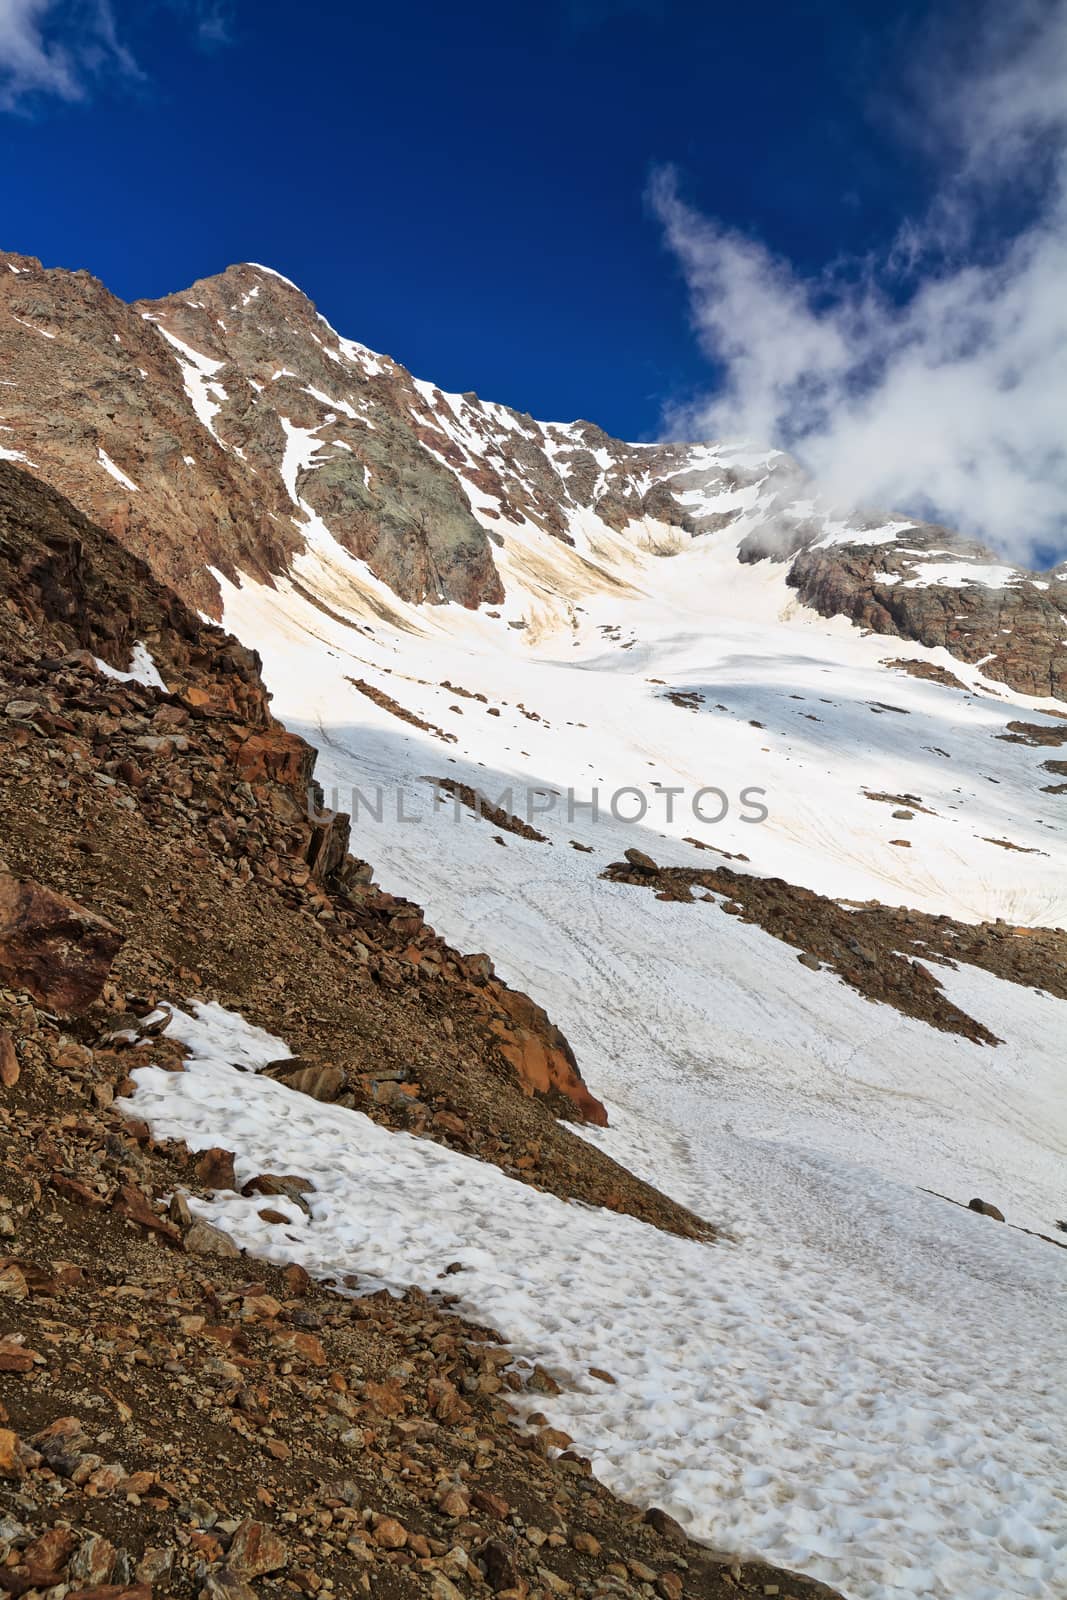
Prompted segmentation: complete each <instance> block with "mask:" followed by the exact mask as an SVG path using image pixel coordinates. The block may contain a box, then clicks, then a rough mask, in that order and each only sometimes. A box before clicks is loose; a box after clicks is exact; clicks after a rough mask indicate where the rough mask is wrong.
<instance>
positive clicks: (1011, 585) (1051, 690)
mask: <svg viewBox="0 0 1067 1600" xmlns="http://www.w3.org/2000/svg"><path fill="white" fill-rule="evenodd" d="M0 362H2V363H3V366H4V370H5V372H6V373H7V374H8V376H7V377H6V378H5V380H4V390H5V392H4V394H3V396H2V397H0V417H2V421H0V428H2V429H3V435H2V442H0V450H2V451H3V452H4V453H5V454H6V455H7V456H8V457H9V458H12V459H15V460H16V461H20V462H22V463H24V464H27V465H28V466H29V467H30V468H31V470H34V471H38V472H40V473H41V474H42V475H43V476H44V477H45V478H47V480H48V481H50V482H52V483H54V484H56V486H57V487H59V488H60V489H62V491H63V492H64V493H65V494H67V495H69V496H70V498H71V499H72V500H73V501H74V502H75V504H77V505H78V506H79V507H81V509H83V510H84V511H86V512H87V513H89V514H90V515H92V516H94V517H95V518H96V519H97V520H98V521H100V523H101V524H102V525H103V526H105V527H107V528H109V529H111V530H113V531H115V532H116V533H117V534H118V535H119V536H120V537H121V538H122V539H123V540H124V541H125V542H126V543H127V544H128V545H129V547H130V548H131V549H133V550H134V551H135V552H136V553H138V554H140V555H142V556H144V557H145V558H146V559H148V560H150V561H151V563H152V565H153V567H154V569H155V570H156V571H157V573H158V574H159V575H160V576H162V577H163V578H164V579H165V580H166V581H167V582H169V583H171V584H173V585H174V587H175V588H176V589H177V590H178V592H179V593H181V594H182V595H183V597H184V598H185V599H186V600H188V601H189V602H190V603H193V604H196V605H197V606H199V607H200V608H202V609H203V610H205V611H207V612H209V613H210V614H211V615H214V616H218V615H219V605H220V597H219V588H218V582H217V579H216V577H215V576H214V574H216V573H219V574H222V575H224V576H225V577H227V578H229V579H230V580H231V581H232V580H234V579H235V578H236V577H237V574H238V573H242V572H243V573H248V574H250V575H252V576H254V577H257V578H265V579H271V578H274V577H277V576H278V575H280V574H281V573H283V572H285V571H286V570H287V569H288V568H289V566H290V564H291V560H292V557H293V555H294V553H296V552H299V551H302V550H305V549H306V548H307V546H308V543H309V541H314V540H315V539H316V538H320V537H322V536H323V535H327V536H328V537H330V538H332V539H333V540H335V541H336V542H337V543H338V544H339V545H340V546H341V547H342V548H343V549H344V550H345V551H347V552H348V553H349V554H350V555H352V556H355V557H356V558H358V559H359V560H360V561H363V562H366V564H367V567H368V569H369V571H370V572H371V573H372V574H373V575H374V577H376V578H377V579H379V580H380V581H381V583H382V584H384V585H385V586H386V588H387V589H388V590H389V591H391V592H392V593H394V594H395V595H397V596H398V597H399V598H400V599H402V600H405V601H409V602H414V603H422V602H427V603H431V604H433V603H445V602H449V601H451V602H455V603H457V604H459V605H461V606H464V607H467V608H471V609H474V608H477V607H479V606H481V607H501V606H505V603H506V602H507V601H508V600H509V599H513V598H514V591H515V588H516V585H518V586H519V587H520V588H522V589H523V590H525V596H524V599H525V604H524V605H523V606H522V607H521V608H517V607H516V605H515V604H514V603H513V604H512V605H511V607H510V609H509V610H508V611H507V620H508V621H511V622H514V623H518V622H523V623H525V624H526V625H528V626H529V625H533V626H539V625H540V624H541V622H542V621H543V620H544V614H545V613H546V611H547V612H550V613H556V612H559V611H561V610H562V611H563V612H564V613H565V612H566V606H567V602H568V601H573V600H574V599H575V598H576V596H577V595H579V594H580V593H581V592H583V590H584V589H585V588H586V587H588V586H590V585H591V586H593V587H597V586H599V585H606V586H611V585H617V584H619V583H622V584H624V585H625V584H629V583H630V582H631V581H632V579H633V573H632V570H631V568H632V562H631V561H630V559H629V550H628V547H636V548H637V549H638V550H641V551H651V552H653V553H658V554H661V555H664V556H669V555H671V554H674V553H677V552H678V551H679V550H681V549H683V548H689V547H690V546H691V545H692V544H693V543H694V542H697V541H704V542H706V543H713V544H715V545H718V546H724V545H725V546H728V548H729V550H730V551H731V553H732V555H733V556H734V557H735V558H736V559H737V560H739V561H742V562H753V561H755V562H764V561H767V562H774V563H777V564H779V565H781V567H782V569H783V573H784V575H785V577H786V581H787V582H788V583H789V584H790V586H791V587H792V588H793V589H794V590H795V592H796V594H797V596H798V597H799V598H800V600H802V601H803V602H804V604H806V605H808V606H811V607H812V608H814V609H816V610H817V611H819V612H820V613H821V614H822V615H824V616H834V615H842V616H845V617H848V618H849V619H850V620H851V621H853V622H855V623H856V624H857V625H859V626H862V627H864V628H868V629H872V630H874V631H875V632H878V633H884V634H888V635H894V636H899V637H901V638H903V639H906V640H916V641H918V642H919V643H921V644H924V645H926V646H930V647H938V646H940V647H944V648H945V649H947V650H948V651H950V652H951V653H952V654H953V655H955V656H958V657H959V658H960V659H961V660H963V661H965V662H970V663H976V662H979V661H980V662H982V664H983V671H984V672H985V675H986V676H987V677H990V678H993V679H999V680H1001V681H1003V682H1005V683H1008V684H1010V685H1011V686H1012V687H1013V688H1016V689H1020V690H1022V691H1024V692H1026V693H1029V694H1037V695H1054V696H1059V697H1061V698H1062V697H1063V696H1064V694H1065V692H1067V643H1065V641H1064V639H1063V637H1062V635H1063V628H1062V622H1061V612H1062V611H1063V609H1064V608H1065V607H1067V574H1065V573H1064V572H1063V571H1062V570H1060V569H1057V570H1056V571H1055V572H1052V573H1048V574H1045V575H1044V576H1039V575H1037V574H1035V573H1030V572H1025V571H1023V570H1021V569H1018V568H1015V567H1012V566H1011V565H1009V564H1006V563H1005V562H1003V561H1001V560H999V559H998V558H997V557H996V556H995V555H993V554H991V553H990V552H989V551H988V550H985V549H983V548H982V547H981V546H980V545H977V544H975V543H974V542H973V541H969V540H965V539H961V538H959V537H958V536H957V535H954V534H953V533H951V532H950V531H949V530H947V529H945V528H940V527H933V526H929V525H927V524H923V523H916V522H915V521H913V520H910V519H907V518H901V517H899V516H897V517H894V516H891V515H885V514H881V513H877V514H865V513H856V512H840V511H836V510H834V509H833V508H829V507H825V506H823V505H821V504H820V503H819V500H818V496H817V494H816V491H815V489H814V488H813V486H812V485H811V484H810V483H809V482H808V481H807V480H806V478H805V476H804V474H803V472H802V471H801V469H800V468H799V467H798V465H797V464H796V462H794V461H792V460H791V459H790V458H789V457H788V456H786V455H783V454H782V453H781V452H777V451H768V450H765V449H760V448H752V447H749V446H724V445H715V444H696V445H688V444H626V443H623V442H621V441H619V440H617V439H612V438H611V437H610V436H609V435H607V434H605V433H604V432H603V431H602V430H601V429H600V428H597V427H596V426H595V425H594V424H593V423H589V422H570V423H543V422H537V421H535V420H534V419H533V418H532V417H530V416H527V415H525V414H523V413H521V412H518V411H515V410H513V409H511V408H510V407H507V406H502V405H497V404H494V403H492V402H489V401H483V400H481V399H479V398H478V396H477V395H475V394H466V395H454V394H446V393H445V392H444V391H442V390H441V389H439V388H437V387H435V386H434V385H433V384H431V383H428V382H425V381H423V380H421V379H416V378H413V377H412V375H411V374H410V373H409V372H408V371H407V370H406V368H404V367H402V366H400V365H399V364H398V363H397V362H395V361H393V360H391V359H390V358H389V357H388V356H382V355H377V354H375V353H374V352H373V351H371V350H368V349H367V348H366V346H364V345H361V344H358V343H356V342H355V341H353V340H352V339H348V338H345V337H343V336H341V335H340V334H338V333H336V332H335V331H334V329H333V328H331V327H330V325H329V323H328V322H326V320H325V319H324V318H323V317H322V316H321V315H320V314H319V313H318V312H317V311H316V310H315V307H314V306H313V305H312V304H311V302H310V301H309V300H308V299H307V297H306V296H305V295H304V294H302V293H301V291H300V290H299V289H298V288H297V287H296V286H295V285H294V284H292V283H291V282H290V281H289V280H288V279H286V278H283V277H281V276H280V275H279V274H278V273H275V272H273V271H271V270H270V269H268V268H266V267H261V266H256V265H254V264H251V263H244V264H242V265H239V266H234V267H230V268H228V269H227V271H225V272H223V273H221V274H219V275H218V276H216V277H212V278H205V279H201V280H199V281H198V282H197V283H194V284H193V285H192V287H191V288H190V289H188V290H186V291H185V292H183V293H178V294H173V295H169V296H167V297H166V298H165V299H162V300H156V301H142V302H138V303H136V304H134V305H132V306H128V305H125V304H124V303H123V302H121V301H119V300H117V299H116V298H115V297H114V296H113V295H111V294H110V293H109V292H108V291H107V290H106V289H105V288H104V287H103V285H101V284H100V283H98V282H97V281H96V280H95V279H93V278H92V277H90V276H89V275H88V274H87V273H84V272H75V273H70V272H65V271H59V270H46V269H44V268H42V267H41V265H40V263H39V262H37V261H36V260H34V259H33V258H31V257H28V256H19V255H11V254H8V255H4V254H0ZM547 541H557V542H559V543H560V544H562V545H565V546H567V547H568V548H569V549H570V550H572V551H573V552H574V556H573V559H571V560H570V561H567V562H564V564H563V568H562V573H561V574H554V573H553V571H552V568H553V567H554V566H555V565H556V564H557V560H558V552H557V553H555V554H553V552H552V545H551V543H549V542H547ZM546 553H547V560H546ZM517 609H518V610H520V611H521V614H516V615H513V614H512V613H513V612H516V610H517Z"/></svg>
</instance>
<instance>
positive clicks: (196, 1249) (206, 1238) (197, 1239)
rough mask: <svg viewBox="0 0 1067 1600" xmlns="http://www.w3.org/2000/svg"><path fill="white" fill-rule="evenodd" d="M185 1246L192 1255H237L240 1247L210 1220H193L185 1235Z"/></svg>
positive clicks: (239, 1252)
mask: <svg viewBox="0 0 1067 1600" xmlns="http://www.w3.org/2000/svg"><path fill="white" fill-rule="evenodd" d="M185 1248H186V1250H187V1251H188V1252H189V1254H190V1255H193V1256H239V1255H240V1254H241V1251H240V1248H239V1247H238V1245H236V1244H235V1243H234V1241H233V1240H232V1239H231V1238H230V1236H229V1234H228V1233H224V1232H223V1230H222V1229H221V1228H213V1227H212V1225H211V1223H210V1222H203V1221H199V1222H194V1223H193V1225H192V1227H191V1228H190V1229H189V1232H188V1233H187V1234H186V1235H185Z"/></svg>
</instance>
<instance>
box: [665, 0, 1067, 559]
mask: <svg viewBox="0 0 1067 1600" xmlns="http://www.w3.org/2000/svg"><path fill="white" fill-rule="evenodd" d="M1009 13H1010V14H1009ZM920 54H921V56H922V59H923V66H922V70H921V73H918V74H916V80H915V92H916V94H917V95H918V96H919V98H920V101H921V102H922V103H923V107H924V110H925V112H926V115H925V119H924V128H923V138H924V144H925V148H926V153H927V156H928V158H929V159H930V160H931V162H932V163H933V164H934V170H935V173H936V183H935V192H934V197H933V200H932V202H931V204H930V206H929V207H928V210H927V212H926V213H925V214H924V215H923V216H922V217H920V218H918V219H905V220H904V221H903V222H902V223H901V226H900V228H899V230H898V232H897V235H896V238H895V239H894V241H893V243H892V246H891V248H890V249H889V250H887V251H886V252H885V255H884V257H883V258H882V259H881V260H874V261H871V260H865V261H857V262H853V263H845V264H842V263H840V262H837V263H835V264H834V265H833V266H832V267H828V268H827V269H826V270H825V271H824V272H823V273H822V274H820V275H818V276H817V277H814V278H802V277H801V276H799V275H798V274H797V273H796V272H795V271H794V270H793V268H792V267H791V265H790V264H789V263H788V262H787V261H784V260H782V259H780V258H778V257H776V256H775V255H774V254H773V253H772V252H771V251H770V250H768V249H767V248H766V246H765V245H764V244H763V243H761V242H760V241H759V240H756V239H753V238H750V237H747V236H746V235H744V234H741V233H738V232H737V231H736V230H733V229H730V228H727V227H724V226H723V225H721V224H720V223H718V222H717V221H715V220H714V219H713V218H710V217H707V216H703V215H701V214H700V213H699V212H698V211H696V210H695V209H694V208H693V207H692V206H690V205H689V204H688V203H687V202H686V200H685V199H684V198H683V196H682V194H681V191H680V185H679V181H678V179H677V176H676V174H675V173H674V172H673V171H672V170H670V169H662V170H660V171H659V172H657V173H656V174H655V176H654V178H653V181H652V184H651V187H650V201H651V205H652V208H653V210H654V212H655V214H656V215H657V217H658V218H659V220H660V222H661V224H662V226H663V229H664V236H665V239H666V242H667V244H668V246H669V247H670V249H671V251H672V252H673V253H674V255H675V256H676V258H677V260H678V262H679V264H680V266H681V269H682V271H683V274H684V277H685V279H686V283H687V286H688V290H689V296H690V303H691V307H692V316H693V323H694V327H695V329H696V332H697V335H698V337H699V339H700V341H701V343H702V345H703V347H704V349H705V351H706V353H707V354H708V356H709V358H710V360H711V361H712V362H713V364H714V366H715V369H716V375H717V378H718V381H717V383H716V386H715V388H714V389H713V390H712V391H711V392H710V393H709V394H708V395H707V396H706V397H704V398H703V399H701V400H699V401H697V402H696V403H694V404H690V405H688V406H686V407H684V408H679V409H675V410H673V411H672V412H670V413H669V415H668V417H667V422H668V425H669V429H670V431H671V432H672V433H675V434H676V433H677V432H678V431H679V430H682V431H684V432H686V433H688V434H690V435H692V434H694V433H696V434H699V435H703V436H720V437H721V436H723V435H727V436H737V435H742V436H745V437H750V438H754V439H758V440H762V441H766V442H768V443H774V444H777V445H780V446H783V447H784V448H787V449H790V450H793V451H794V452H795V453H796V454H797V455H798V456H799V457H800V458H801V459H802V460H803V461H804V463H805V464H806V465H807V466H808V467H809V468H810V470H811V471H812V472H813V473H814V474H815V476H816V477H817V479H819V481H820V482H821V483H822V485H823V486H824V488H825V489H826V491H827V492H828V493H829V494H830V495H831V496H833V497H834V498H837V499H843V500H849V501H852V502H858V503H862V504H864V505H868V506H878V507H882V508H886V509H895V510H900V511H903V512H905V513H907V514H909V515H927V516H934V517H936V518H938V519H940V520H943V521H946V522H949V523H951V524H953V525H955V526H958V527H960V528H961V529H962V530H963V531H965V532H970V533H977V534H979V535H982V536H985V537H987V538H988V539H990V540H992V541H993V542H994V543H996V544H998V545H1000V546H1001V547H1002V548H1003V549H1005V550H1007V551H1009V552H1010V553H1012V554H1013V555H1014V556H1015V557H1016V558H1017V559H1020V560H1024V561H1025V560H1031V559H1033V558H1034V552H1035V551H1039V550H1042V549H1045V550H1047V549H1049V548H1054V549H1059V550H1061V551H1063V550H1065V546H1067V287H1065V286H1067V0H1050V3H1044V4H1042V3H1030V0H1013V3H1012V4H1011V5H1009V6H1008V7H1007V8H1005V9H1001V10H998V11H996V12H992V11H990V13H989V14H988V16H987V17H986V19H985V21H984V24H983V25H982V26H981V27H976V28H975V30H974V31H973V32H972V34H971V36H970V38H969V40H968V50H967V51H966V52H965V64H964V66H963V68H962V69H961V68H960V67H959V66H958V65H955V64H954V63H953V62H951V61H950V60H949V58H948V56H947V53H946V52H944V51H941V52H938V51H935V50H932V49H929V48H927V49H924V50H923V51H921V52H920ZM957 59H958V58H957ZM1008 215H1010V216H1012V217H1013V218H1014V221H1013V222H1012V223H1011V224H1010V225H1005V224H1004V223H1003V221H1002V219H1003V218H1004V217H1005V216H1008ZM1065 553H1067V551H1065Z"/></svg>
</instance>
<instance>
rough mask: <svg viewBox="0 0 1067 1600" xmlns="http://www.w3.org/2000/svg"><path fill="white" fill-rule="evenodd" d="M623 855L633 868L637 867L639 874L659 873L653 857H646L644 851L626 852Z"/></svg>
mask: <svg viewBox="0 0 1067 1600" xmlns="http://www.w3.org/2000/svg"><path fill="white" fill-rule="evenodd" d="M623 855H624V856H625V857H626V859H627V861H628V862H629V863H630V865H631V867H636V868H637V869H638V871H639V872H658V871H659V868H658V867H657V865H656V863H655V862H654V861H653V859H652V857H651V856H646V855H645V852H644V851H643V850H634V849H630V850H624V851H623Z"/></svg>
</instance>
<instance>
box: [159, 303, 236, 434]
mask: <svg viewBox="0 0 1067 1600" xmlns="http://www.w3.org/2000/svg"><path fill="white" fill-rule="evenodd" d="M154 320H155V319H154V318H151V317H149V318H146V321H154ZM156 327H157V328H158V329H159V331H160V333H161V334H162V335H163V337H164V339H166V341H167V343H168V344H170V345H173V346H174V349H175V350H176V351H177V352H178V365H179V366H180V367H181V371H182V382H183V383H184V385H185V392H186V394H187V395H188V396H189V401H190V404H191V405H192V408H193V410H194V411H195V412H196V414H197V416H198V417H199V419H200V421H201V422H202V423H203V424H204V427H205V428H206V429H207V431H208V433H210V435H211V437H212V438H213V439H215V440H216V441H217V442H218V443H219V444H222V440H221V439H219V436H218V434H217V433H216V432H215V417H216V416H217V414H218V412H219V411H220V410H221V408H222V405H223V403H224V402H225V401H226V400H227V399H228V396H227V394H226V390H225V389H224V388H223V387H222V385H221V384H220V383H212V382H211V379H212V377H213V376H214V374H215V373H216V372H220V371H221V370H222V368H223V367H224V366H225V365H226V363H225V362H224V361H214V360H212V358H211V357H210V356H203V355H201V354H200V352H199V351H198V350H194V349H193V348H192V347H191V346H190V345H187V344H185V343H184V341H183V340H181V339H179V338H178V337H177V335H176V334H173V333H168V332H167V330H166V328H164V327H163V326H162V324H161V323H159V322H156ZM224 448H225V447H224Z"/></svg>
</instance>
